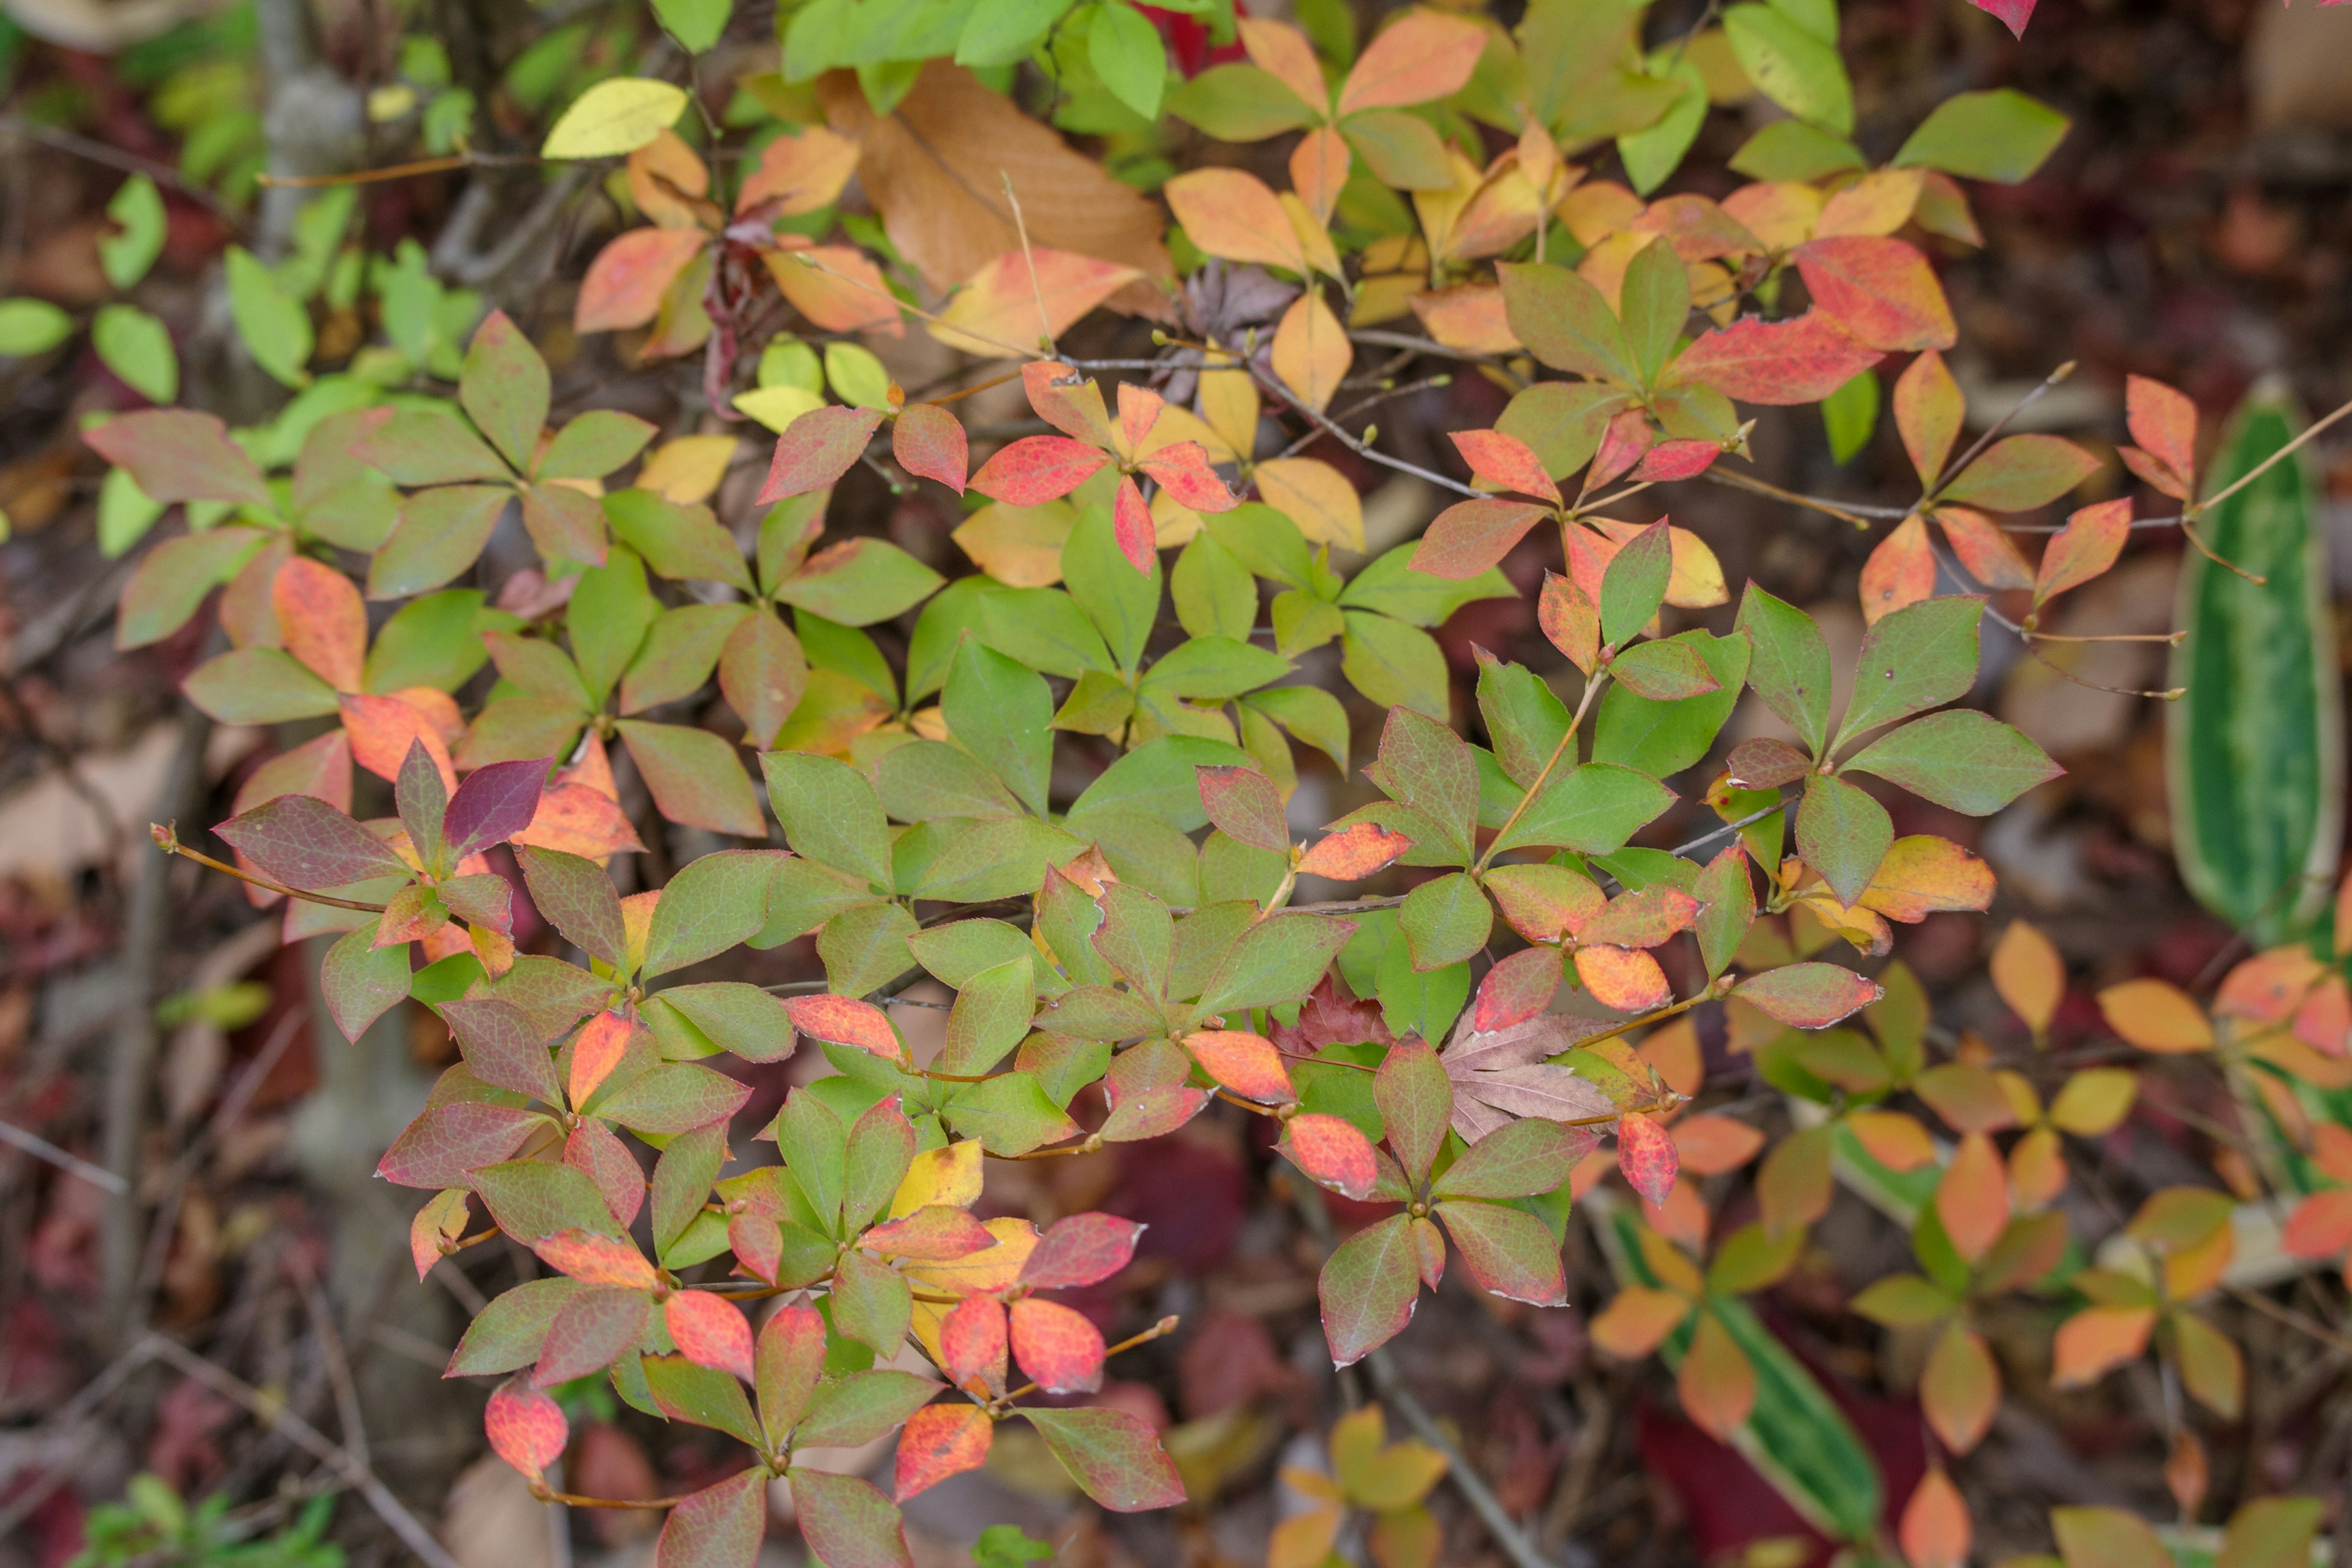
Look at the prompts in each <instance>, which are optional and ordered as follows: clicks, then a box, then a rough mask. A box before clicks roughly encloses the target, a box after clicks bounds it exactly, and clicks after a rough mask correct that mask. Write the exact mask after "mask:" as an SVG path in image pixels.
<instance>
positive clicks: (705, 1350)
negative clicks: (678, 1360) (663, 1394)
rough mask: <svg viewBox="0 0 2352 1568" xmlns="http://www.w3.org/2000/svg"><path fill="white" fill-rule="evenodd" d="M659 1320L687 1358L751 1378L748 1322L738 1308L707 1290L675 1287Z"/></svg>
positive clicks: (749, 1326)
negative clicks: (677, 1288) (676, 1288)
mask: <svg viewBox="0 0 2352 1568" xmlns="http://www.w3.org/2000/svg"><path fill="white" fill-rule="evenodd" d="M662 1322H663V1324H664V1325H665V1326H666V1327H667V1328H668V1330H669V1337H670V1338H671V1339H672V1340H673V1341H675V1342H677V1349H678V1353H679V1354H680V1355H683V1356H684V1357H686V1359H687V1360H688V1361H690V1362H692V1363H695V1364H696V1365H697V1366H708V1367H716V1368H717V1369H718V1370H719V1371H720V1372H731V1373H734V1374H735V1375H736V1376H737V1377H740V1378H741V1379H742V1380H743V1381H744V1382H746V1383H749V1382H751V1321H750V1320H748V1319H746V1318H745V1317H744V1316H743V1310H742V1309H741V1308H740V1307H738V1306H736V1305H734V1304H733V1303H732V1302H730V1301H728V1300H725V1299H724V1298H722V1297H719V1296H714V1295H712V1294H711V1293H710V1292H709V1291H708V1290H677V1291H673V1292H672V1293H671V1295H670V1299H669V1300H667V1301H665V1302H663V1303H662Z"/></svg>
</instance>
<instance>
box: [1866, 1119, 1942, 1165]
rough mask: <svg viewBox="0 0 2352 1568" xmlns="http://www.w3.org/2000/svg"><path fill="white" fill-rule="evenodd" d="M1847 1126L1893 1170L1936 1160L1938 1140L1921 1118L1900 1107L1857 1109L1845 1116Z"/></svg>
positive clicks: (1883, 1163)
mask: <svg viewBox="0 0 2352 1568" xmlns="http://www.w3.org/2000/svg"><path fill="white" fill-rule="evenodd" d="M1845 1124H1846V1130H1847V1131H1850V1132H1852V1133H1853V1135H1854V1138H1855V1140H1856V1142H1860V1143H1861V1145H1862V1146H1863V1148H1864V1149H1865V1150H1867V1151H1868V1152H1869V1154H1870V1157H1871V1158H1872V1159H1874V1160H1875V1161H1877V1162H1878V1163H1880V1164H1882V1165H1884V1166H1885V1167H1886V1168H1887V1169H1888V1170H1890V1171H1916V1170H1920V1169H1923V1168H1924V1167H1926V1166H1928V1165H1931V1164H1933V1163H1935V1160H1936V1144H1935V1141H1934V1140H1933V1139H1931V1138H1929V1137H1928V1136H1927V1129H1926V1128H1925V1127H1922V1126H1920V1125H1919V1121H1918V1119H1917V1118H1916V1117H1913V1116H1906V1115H1905V1114H1903V1112H1901V1111H1899V1110H1856V1111H1853V1112H1851V1113H1849V1114H1848V1115H1847V1117H1846V1119H1845Z"/></svg>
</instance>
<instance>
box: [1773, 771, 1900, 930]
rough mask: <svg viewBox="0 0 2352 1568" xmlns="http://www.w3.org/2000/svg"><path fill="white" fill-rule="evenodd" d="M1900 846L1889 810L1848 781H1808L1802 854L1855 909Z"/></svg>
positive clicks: (1800, 816)
mask: <svg viewBox="0 0 2352 1568" xmlns="http://www.w3.org/2000/svg"><path fill="white" fill-rule="evenodd" d="M1894 842H1895V823H1894V819H1893V818H1891V817H1889V816H1887V815H1886V808H1885V806H1883V805H1879V804H1878V803H1877V802H1876V801H1874V800H1873V799H1871V798H1870V796H1868V795H1864V793H1863V792H1862V791H1861V790H1859V789H1856V788H1855V787H1854V786H1853V785H1852V784H1847V783H1846V782H1845V781H1844V780H1843V779H1837V778H1827V777H1824V776H1822V774H1820V773H1813V774H1811V775H1810V776H1808V777H1807V778H1806V780H1805V798H1804V804H1802V805H1800V806H1798V807H1797V853H1798V854H1800V855H1801V856H1803V857H1804V858H1805V864H1806V865H1808V866H1811V868H1813V869H1814V870H1816V871H1819V872H1820V873H1821V874H1822V879H1823V880H1824V881H1826V882H1828V883H1829V885H1830V890H1831V891H1832V892H1833V893H1835V894H1836V895H1837V898H1838V902H1840V903H1842V904H1851V903H1853V901H1854V900H1856V899H1859V898H1861V897H1862V894H1863V889H1865V888H1867V887H1869V886H1870V879H1871V878H1872V877H1873V876H1874V875H1875V874H1876V873H1877V871H1878V863H1879V862H1880V861H1881V860H1884V859H1885V858H1886V851H1887V848H1888V847H1889V846H1891V845H1892V844H1893V843H1894Z"/></svg>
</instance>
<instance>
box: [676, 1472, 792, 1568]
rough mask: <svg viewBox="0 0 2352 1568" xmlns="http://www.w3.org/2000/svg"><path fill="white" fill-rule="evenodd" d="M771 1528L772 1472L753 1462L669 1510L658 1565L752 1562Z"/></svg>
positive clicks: (722, 1567) (695, 1567)
mask: <svg viewBox="0 0 2352 1568" xmlns="http://www.w3.org/2000/svg"><path fill="white" fill-rule="evenodd" d="M767 1533H768V1472H767V1470H766V1469H764V1468H761V1467H760V1466H758V1465H754V1466H752V1467H751V1468H750V1469H748V1470H738V1471H737V1472H736V1473H735V1474H733V1475H731V1476H730V1477H728V1478H727V1479H725V1480H723V1481H720V1482H719V1484H718V1485H717V1486H712V1487H705V1488H704V1489H702V1490H700V1491H698V1492H696V1493H695V1494H694V1495H693V1496H692V1497H689V1498H688V1499H687V1500H685V1501H684V1502H681V1503H679V1504H678V1505H677V1507H676V1508H674V1509H672V1510H669V1518H668V1519H667V1520H665V1521H663V1523H662V1532H661V1539H660V1540H659V1541H658V1542H655V1544H654V1568H751V1564H752V1563H754V1562H756V1561H758V1559H759V1555H760V1543H761V1542H762V1541H764V1540H765V1539H767Z"/></svg>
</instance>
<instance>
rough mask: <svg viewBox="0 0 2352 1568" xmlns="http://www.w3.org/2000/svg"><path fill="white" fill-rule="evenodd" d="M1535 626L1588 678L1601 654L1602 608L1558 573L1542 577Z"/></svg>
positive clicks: (1546, 574)
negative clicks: (1541, 590) (1539, 627)
mask: <svg viewBox="0 0 2352 1568" xmlns="http://www.w3.org/2000/svg"><path fill="white" fill-rule="evenodd" d="M1536 624H1537V625H1538V626H1541V627H1542V628H1543V634H1544V636H1545V637H1547V638H1548V639H1549V641H1550V643H1551V646H1552V647H1556V648H1558V649H1559V651H1560V652H1561V653H1563V654H1566V655H1567V656H1568V661H1569V662H1570V664H1572V665H1574V666H1576V668H1579V669H1580V670H1582V671H1584V673H1585V674H1587V675H1590V674H1591V673H1592V666H1593V663H1594V661H1595V660H1597V659H1598V658H1599V657H1600V654H1601V609H1600V606H1599V605H1595V604H1594V603H1593V602H1592V600H1591V597H1590V596H1589V595H1587V594H1586V593H1585V591H1584V590H1583V589H1581V588H1580V587H1578V586H1577V585H1576V583H1575V581H1574V580H1573V579H1571V578H1568V577H1563V576H1561V575H1560V574H1558V573H1557V572H1546V573H1545V574H1544V582H1543V592H1542V594H1541V595H1540V596H1538V599H1537V601H1536Z"/></svg>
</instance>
